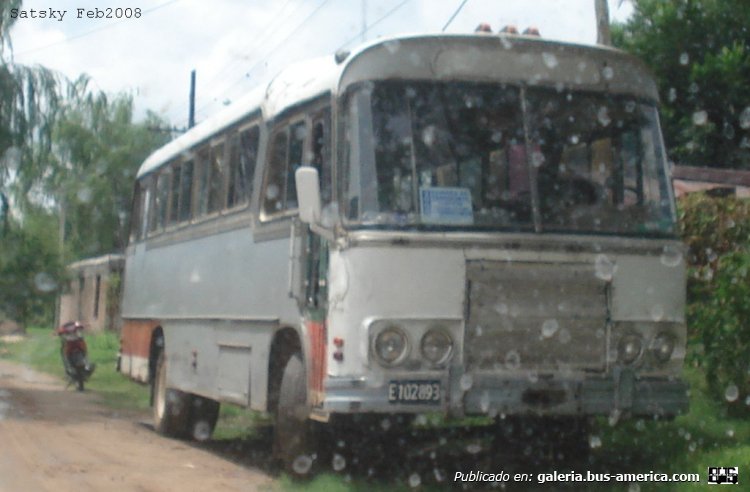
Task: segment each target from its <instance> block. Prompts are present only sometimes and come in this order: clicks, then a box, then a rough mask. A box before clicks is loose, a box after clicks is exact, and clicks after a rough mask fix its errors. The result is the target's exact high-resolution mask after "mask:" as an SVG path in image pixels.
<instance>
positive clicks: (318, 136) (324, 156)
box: [312, 111, 332, 206]
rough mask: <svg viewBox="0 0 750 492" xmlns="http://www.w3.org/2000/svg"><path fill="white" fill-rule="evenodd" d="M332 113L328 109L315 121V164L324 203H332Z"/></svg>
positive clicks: (313, 141) (313, 139) (313, 144)
mask: <svg viewBox="0 0 750 492" xmlns="http://www.w3.org/2000/svg"><path fill="white" fill-rule="evenodd" d="M329 127H330V115H329V113H328V112H327V111H326V114H325V116H324V117H323V118H322V119H320V120H317V121H315V123H313V138H312V146H313V163H312V164H313V166H314V167H315V169H317V170H318V175H319V176H320V198H321V201H322V205H324V206H325V205H326V204H327V203H330V201H331V199H332V196H331V181H332V179H331V155H330V144H329V132H328V128H329Z"/></svg>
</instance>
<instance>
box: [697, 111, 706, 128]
mask: <svg viewBox="0 0 750 492" xmlns="http://www.w3.org/2000/svg"><path fill="white" fill-rule="evenodd" d="M707 121H708V113H706V112H705V111H703V110H700V111H696V112H695V113H693V124H694V125H698V126H703V125H705V124H706V122H707Z"/></svg>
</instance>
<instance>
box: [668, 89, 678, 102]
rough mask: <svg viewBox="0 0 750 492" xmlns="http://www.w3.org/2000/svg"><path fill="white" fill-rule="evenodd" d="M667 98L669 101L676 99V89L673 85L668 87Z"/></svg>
mask: <svg viewBox="0 0 750 492" xmlns="http://www.w3.org/2000/svg"><path fill="white" fill-rule="evenodd" d="M667 99H669V102H674V101H675V99H677V89H675V88H674V87H672V88H670V89H669V92H668V93H667Z"/></svg>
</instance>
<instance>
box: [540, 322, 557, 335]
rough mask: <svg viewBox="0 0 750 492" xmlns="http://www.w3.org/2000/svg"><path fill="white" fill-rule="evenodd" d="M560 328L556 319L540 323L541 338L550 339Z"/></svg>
mask: <svg viewBox="0 0 750 492" xmlns="http://www.w3.org/2000/svg"><path fill="white" fill-rule="evenodd" d="M559 328H560V324H559V323H558V322H557V320H556V319H547V320H544V323H542V338H550V337H551V336H553V335H554V334H555V333H556V332H557V330H558V329H559Z"/></svg>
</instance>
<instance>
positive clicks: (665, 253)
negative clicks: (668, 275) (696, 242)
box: [661, 246, 682, 268]
mask: <svg viewBox="0 0 750 492" xmlns="http://www.w3.org/2000/svg"><path fill="white" fill-rule="evenodd" d="M680 263H682V251H680V249H679V248H676V247H674V246H664V249H662V252H661V264H662V265H664V266H667V267H672V268H673V267H676V266H678V265H679V264H680Z"/></svg>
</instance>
